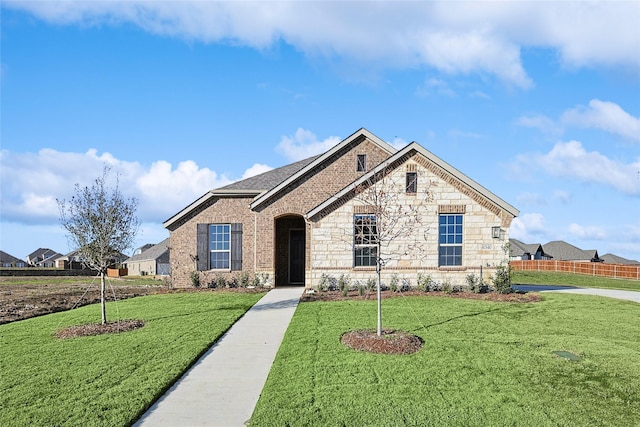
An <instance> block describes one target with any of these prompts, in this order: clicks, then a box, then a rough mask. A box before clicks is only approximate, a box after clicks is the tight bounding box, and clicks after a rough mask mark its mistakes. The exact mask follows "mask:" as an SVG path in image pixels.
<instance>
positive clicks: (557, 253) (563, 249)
mask: <svg viewBox="0 0 640 427" xmlns="http://www.w3.org/2000/svg"><path fill="white" fill-rule="evenodd" d="M542 248H543V250H544V252H545V253H547V254H548V255H550V256H551V257H552V258H553V259H554V260H557V261H582V262H602V259H600V257H599V256H598V251H597V250H595V249H590V250H583V249H580V248H578V247H576V246H573V245H572V244H569V243H567V242H564V241H562V240H555V241H553V242H549V243H547V244H545V245H542Z"/></svg>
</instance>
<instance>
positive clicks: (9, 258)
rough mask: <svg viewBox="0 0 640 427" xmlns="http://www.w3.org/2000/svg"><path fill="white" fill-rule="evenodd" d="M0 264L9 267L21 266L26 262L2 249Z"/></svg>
mask: <svg viewBox="0 0 640 427" xmlns="http://www.w3.org/2000/svg"><path fill="white" fill-rule="evenodd" d="M0 265H1V266H2V267H6V268H9V267H19V268H23V267H26V266H27V263H26V262H25V261H24V260H22V259H20V258H16V257H14V256H13V255H10V254H8V253H6V252H4V251H0Z"/></svg>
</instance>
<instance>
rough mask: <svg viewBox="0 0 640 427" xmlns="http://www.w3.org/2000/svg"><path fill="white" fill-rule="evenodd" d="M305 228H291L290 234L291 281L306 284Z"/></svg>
mask: <svg viewBox="0 0 640 427" xmlns="http://www.w3.org/2000/svg"><path fill="white" fill-rule="evenodd" d="M304 248H305V241H304V230H291V231H290V234H289V283H290V284H292V285H303V284H304V258H305V256H304Z"/></svg>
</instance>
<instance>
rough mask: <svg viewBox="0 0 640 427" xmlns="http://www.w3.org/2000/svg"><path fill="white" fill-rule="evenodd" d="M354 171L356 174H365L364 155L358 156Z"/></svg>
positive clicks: (365, 156) (365, 161)
mask: <svg viewBox="0 0 640 427" xmlns="http://www.w3.org/2000/svg"><path fill="white" fill-rule="evenodd" d="M356 170H357V171H358V172H365V171H366V170H367V155H366V154H358V160H357V165H356Z"/></svg>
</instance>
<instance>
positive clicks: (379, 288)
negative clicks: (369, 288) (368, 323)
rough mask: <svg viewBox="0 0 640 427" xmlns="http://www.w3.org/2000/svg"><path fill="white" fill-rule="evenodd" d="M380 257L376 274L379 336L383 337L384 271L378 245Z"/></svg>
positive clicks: (377, 261)
mask: <svg viewBox="0 0 640 427" xmlns="http://www.w3.org/2000/svg"><path fill="white" fill-rule="evenodd" d="M377 255H378V257H377V259H376V273H378V292H377V293H378V328H377V334H378V336H379V337H380V336H382V290H381V288H382V280H381V278H380V270H382V265H380V243H378V254H377Z"/></svg>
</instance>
